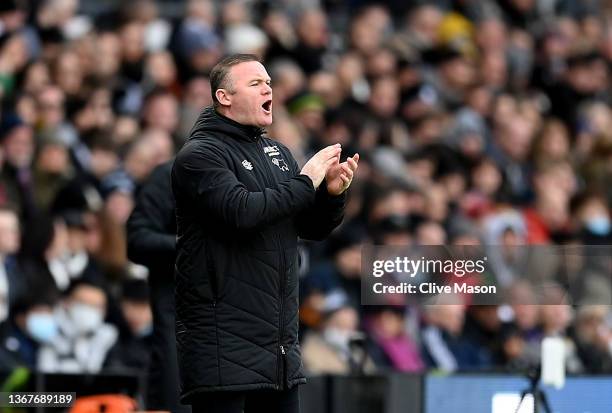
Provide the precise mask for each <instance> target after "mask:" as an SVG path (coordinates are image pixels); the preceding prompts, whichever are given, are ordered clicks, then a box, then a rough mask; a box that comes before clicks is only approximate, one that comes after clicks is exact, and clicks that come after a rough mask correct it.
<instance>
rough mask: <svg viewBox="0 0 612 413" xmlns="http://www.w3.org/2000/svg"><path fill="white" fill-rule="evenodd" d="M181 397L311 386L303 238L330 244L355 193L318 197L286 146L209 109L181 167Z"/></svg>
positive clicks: (176, 180) (176, 179)
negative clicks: (303, 308) (302, 339)
mask: <svg viewBox="0 0 612 413" xmlns="http://www.w3.org/2000/svg"><path fill="white" fill-rule="evenodd" d="M172 188H173V191H174V195H175V198H176V207H177V230H178V242H177V250H178V252H177V261H176V274H175V275H176V276H175V281H176V316H177V332H176V333H177V347H178V354H179V366H180V373H181V381H182V389H181V400H182V401H183V402H191V401H192V400H193V396H194V395H196V394H198V393H200V392H202V391H220V390H232V391H247V390H263V389H277V390H282V389H291V388H294V386H296V385H298V384H300V383H305V381H306V380H305V377H304V373H303V371H302V362H301V353H300V347H299V344H298V255H297V238H298V236H300V237H302V238H306V239H322V238H324V237H326V236H327V235H328V234H329V233H330V232H331V230H332V229H333V228H335V227H336V226H337V225H338V224H339V223H340V221H341V219H342V216H343V207H344V201H345V196H340V197H331V196H329V195H328V193H327V190H326V188H325V185H324V184H323V185H321V187H320V188H319V190H317V191H315V190H314V188H313V185H312V181H311V180H310V178H309V177H307V176H305V175H300V174H299V169H298V165H297V163H296V161H295V160H294V158H293V156H292V155H291V153H290V152H289V150H288V149H287V148H286V147H285V146H283V145H281V144H280V143H278V142H276V141H273V140H271V139H269V138H267V137H264V136H262V132H261V130H260V129H258V128H255V127H249V126H244V125H241V124H239V123H237V122H234V121H233V120H230V119H228V118H226V117H224V116H221V115H219V114H218V113H217V112H216V111H215V110H214V109H212V108H207V109H205V110H204V111H203V113H202V114H201V115H200V117H199V119H198V120H197V122H196V124H195V126H194V128H193V130H192V132H191V136H190V138H189V140H188V141H187V143H186V144H185V146H183V148H182V149H181V151H180V152H179V154H178V155H177V158H176V162H175V164H174V168H173V171H172Z"/></svg>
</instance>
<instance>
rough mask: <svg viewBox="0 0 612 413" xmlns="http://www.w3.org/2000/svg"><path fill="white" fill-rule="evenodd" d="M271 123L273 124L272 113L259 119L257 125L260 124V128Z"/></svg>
mask: <svg viewBox="0 0 612 413" xmlns="http://www.w3.org/2000/svg"><path fill="white" fill-rule="evenodd" d="M270 125H272V114H270V115H269V116H264V117H261V118H259V119H258V122H257V126H259V127H260V128H265V127H266V126H270Z"/></svg>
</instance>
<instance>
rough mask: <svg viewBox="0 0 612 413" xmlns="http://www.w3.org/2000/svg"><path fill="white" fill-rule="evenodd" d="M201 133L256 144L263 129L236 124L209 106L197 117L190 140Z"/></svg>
mask: <svg viewBox="0 0 612 413" xmlns="http://www.w3.org/2000/svg"><path fill="white" fill-rule="evenodd" d="M201 133H214V134H223V135H226V136H229V137H232V138H234V139H239V140H242V141H246V142H256V141H257V140H258V139H260V137H261V135H263V134H264V133H265V131H264V129H263V128H259V127H256V126H249V125H243V124H241V123H238V122H236V121H235V120H233V119H230V118H228V117H226V116H223V115H222V114H220V113H219V112H217V111H216V110H215V109H214V108H213V107H212V106H209V107H207V108H205V109H204V110H203V111H202V113H201V114H200V116H199V117H198V120H197V121H196V123H195V125H194V127H193V130H192V132H191V138H190V139H197V138H198V136H201Z"/></svg>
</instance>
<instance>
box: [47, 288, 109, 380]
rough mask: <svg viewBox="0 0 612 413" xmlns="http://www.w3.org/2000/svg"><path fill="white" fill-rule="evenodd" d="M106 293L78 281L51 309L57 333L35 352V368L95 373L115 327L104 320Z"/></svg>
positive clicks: (56, 371)
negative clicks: (54, 308)
mask: <svg viewBox="0 0 612 413" xmlns="http://www.w3.org/2000/svg"><path fill="white" fill-rule="evenodd" d="M106 307H107V296H106V293H105V291H104V289H103V288H101V287H100V286H99V285H96V284H94V283H91V282H88V281H84V280H83V281H78V282H76V283H74V284H73V285H72V286H71V287H70V289H69V290H68V294H67V295H66V297H65V299H64V300H63V302H62V304H61V305H60V306H59V307H58V308H57V310H56V311H55V316H56V318H57V322H58V328H59V332H58V333H59V334H58V336H57V337H56V338H55V339H54V340H53V341H52V342H49V343H47V344H45V345H44V346H43V347H42V348H41V349H40V352H39V354H38V363H37V367H38V369H39V370H40V371H43V372H49V373H98V372H100V371H101V370H102V369H103V368H104V366H105V365H106V364H107V362H108V358H109V357H108V354H109V351H110V350H111V348H112V347H113V346H114V345H115V343H116V342H117V337H118V332H117V328H116V327H115V326H113V325H111V324H108V323H105V322H104V319H105V317H106Z"/></svg>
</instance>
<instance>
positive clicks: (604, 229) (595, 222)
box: [584, 215, 610, 236]
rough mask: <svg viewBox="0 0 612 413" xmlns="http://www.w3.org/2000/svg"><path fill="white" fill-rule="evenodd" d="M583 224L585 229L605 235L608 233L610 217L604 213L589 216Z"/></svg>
mask: <svg viewBox="0 0 612 413" xmlns="http://www.w3.org/2000/svg"><path fill="white" fill-rule="evenodd" d="M584 225H585V227H586V229H587V230H589V231H590V232H592V233H593V234H595V235H600V236H605V235H608V234H609V233H610V218H608V217H607V216H605V215H599V216H596V217H594V218H590V219H588V220H587V221H586V222H585V224H584Z"/></svg>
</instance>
